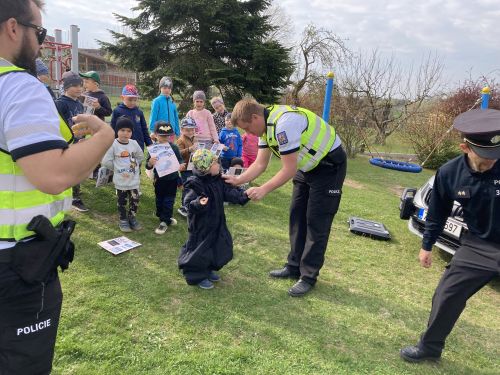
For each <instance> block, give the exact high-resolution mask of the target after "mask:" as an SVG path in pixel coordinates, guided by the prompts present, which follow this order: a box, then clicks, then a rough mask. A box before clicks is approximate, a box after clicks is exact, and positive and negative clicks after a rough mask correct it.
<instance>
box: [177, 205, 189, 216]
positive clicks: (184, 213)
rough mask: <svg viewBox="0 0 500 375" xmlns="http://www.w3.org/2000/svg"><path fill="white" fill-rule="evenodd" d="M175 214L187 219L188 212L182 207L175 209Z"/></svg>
mask: <svg viewBox="0 0 500 375" xmlns="http://www.w3.org/2000/svg"><path fill="white" fill-rule="evenodd" d="M177 212H178V213H179V215H181V216H184V217H187V216H188V212H187V210H186V207H184V206H182V207H179V208H178V209H177Z"/></svg>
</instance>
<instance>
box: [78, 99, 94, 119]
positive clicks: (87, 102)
mask: <svg viewBox="0 0 500 375" xmlns="http://www.w3.org/2000/svg"><path fill="white" fill-rule="evenodd" d="M78 100H79V101H80V102H81V103H82V104H83V109H84V112H83V113H85V114H86V115H93V114H94V103H95V102H97V98H93V97H92V96H88V95H82V96H80V97H79V98H78Z"/></svg>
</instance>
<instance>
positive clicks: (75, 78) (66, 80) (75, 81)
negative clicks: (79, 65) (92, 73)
mask: <svg viewBox="0 0 500 375" xmlns="http://www.w3.org/2000/svg"><path fill="white" fill-rule="evenodd" d="M62 81H63V89H64V91H66V90H67V89H69V88H70V87H74V86H83V80H82V79H81V78H80V76H79V75H78V74H76V73H75V72H72V71H69V72H65V73H63V75H62Z"/></svg>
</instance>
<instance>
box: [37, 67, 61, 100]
mask: <svg viewBox="0 0 500 375" xmlns="http://www.w3.org/2000/svg"><path fill="white" fill-rule="evenodd" d="M35 63H36V78H38V79H39V81H40V82H42V83H43V84H44V85H45V87H46V88H47V91H48V92H49V94H50V96H51V97H52V100H54V101H55V100H56V96H55V94H54V91H52V89H51V87H50V77H49V68H48V67H47V65H45V63H44V62H43V61H42V59H40V58H37V59H36V60H35Z"/></svg>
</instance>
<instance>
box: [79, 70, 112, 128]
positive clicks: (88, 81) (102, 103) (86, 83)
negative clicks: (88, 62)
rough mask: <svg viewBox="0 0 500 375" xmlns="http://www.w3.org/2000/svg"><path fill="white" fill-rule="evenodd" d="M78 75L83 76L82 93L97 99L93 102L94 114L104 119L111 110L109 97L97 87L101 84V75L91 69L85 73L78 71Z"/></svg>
mask: <svg viewBox="0 0 500 375" xmlns="http://www.w3.org/2000/svg"><path fill="white" fill-rule="evenodd" d="M80 77H82V78H83V87H84V88H85V92H84V93H83V94H84V95H87V96H90V97H92V98H96V99H97V101H96V102H94V115H96V116H97V117H99V118H100V119H101V120H102V121H104V120H105V118H106V116H109V115H110V114H111V113H112V112H113V110H112V109H111V103H110V101H109V98H108V97H107V96H106V94H105V93H104V91H102V90H101V89H100V87H99V86H100V85H101V77H100V76H99V74H98V73H97V72H95V71H93V70H91V71H90V72H87V73H80Z"/></svg>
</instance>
